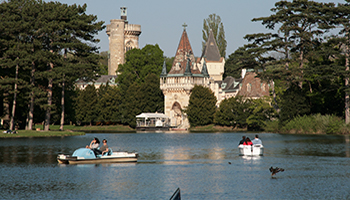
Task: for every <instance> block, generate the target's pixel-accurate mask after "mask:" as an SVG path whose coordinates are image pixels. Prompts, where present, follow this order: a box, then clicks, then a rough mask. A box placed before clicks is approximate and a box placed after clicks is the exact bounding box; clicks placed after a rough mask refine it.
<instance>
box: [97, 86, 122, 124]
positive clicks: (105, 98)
mask: <svg viewBox="0 0 350 200" xmlns="http://www.w3.org/2000/svg"><path fill="white" fill-rule="evenodd" d="M120 104H121V95H120V89H119V88H118V87H111V86H109V85H108V84H107V85H105V86H104V85H101V86H100V88H99V89H98V104H97V107H98V118H97V120H99V121H101V122H105V123H109V122H112V123H120V122H121V120H120V110H119V105H120Z"/></svg>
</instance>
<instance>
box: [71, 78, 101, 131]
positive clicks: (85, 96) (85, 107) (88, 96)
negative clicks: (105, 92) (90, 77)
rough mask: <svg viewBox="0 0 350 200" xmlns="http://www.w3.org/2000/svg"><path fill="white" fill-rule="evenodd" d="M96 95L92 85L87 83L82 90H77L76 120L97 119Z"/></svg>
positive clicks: (89, 121) (86, 121)
mask: <svg viewBox="0 0 350 200" xmlns="http://www.w3.org/2000/svg"><path fill="white" fill-rule="evenodd" d="M97 103H98V96H97V91H96V88H95V86H94V85H87V86H86V88H85V89H84V90H81V91H79V93H78V96H77V99H76V105H75V110H76V119H77V121H78V122H83V123H89V124H90V126H91V125H92V122H93V121H95V120H96V119H97V115H98V110H97V108H98V104H97Z"/></svg>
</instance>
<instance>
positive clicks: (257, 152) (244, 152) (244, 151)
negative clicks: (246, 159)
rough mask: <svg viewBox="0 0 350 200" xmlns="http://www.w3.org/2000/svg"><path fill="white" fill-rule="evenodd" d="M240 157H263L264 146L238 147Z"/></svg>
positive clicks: (241, 145)
mask: <svg viewBox="0 0 350 200" xmlns="http://www.w3.org/2000/svg"><path fill="white" fill-rule="evenodd" d="M238 150H239V155H240V156H262V155H263V154H264V146H263V145H262V144H255V145H243V144H240V145H238Z"/></svg>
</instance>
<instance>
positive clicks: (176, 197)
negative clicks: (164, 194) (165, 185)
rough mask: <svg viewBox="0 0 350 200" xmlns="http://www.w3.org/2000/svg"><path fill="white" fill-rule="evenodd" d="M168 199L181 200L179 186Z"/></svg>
mask: <svg viewBox="0 0 350 200" xmlns="http://www.w3.org/2000/svg"><path fill="white" fill-rule="evenodd" d="M169 200H181V195H180V188H177V190H176V191H175V192H174V194H173V196H171V197H170V199H169Z"/></svg>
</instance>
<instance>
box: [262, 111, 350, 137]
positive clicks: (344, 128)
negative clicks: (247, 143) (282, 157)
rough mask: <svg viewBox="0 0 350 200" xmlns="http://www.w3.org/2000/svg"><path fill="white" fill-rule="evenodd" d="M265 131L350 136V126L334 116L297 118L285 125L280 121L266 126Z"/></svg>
mask: <svg viewBox="0 0 350 200" xmlns="http://www.w3.org/2000/svg"><path fill="white" fill-rule="evenodd" d="M265 131H268V132H275V133H285V134H329V135H331V134H334V135H340V134H342V135H344V134H350V126H349V125H346V124H345V122H344V120H343V119H341V118H340V117H337V116H333V115H321V114H317V115H309V116H300V117H296V118H294V119H293V120H291V121H289V122H288V123H286V124H285V125H281V124H280V123H279V121H278V120H275V121H272V122H269V123H267V124H266V127H265Z"/></svg>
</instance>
